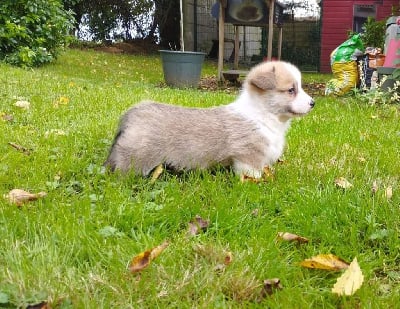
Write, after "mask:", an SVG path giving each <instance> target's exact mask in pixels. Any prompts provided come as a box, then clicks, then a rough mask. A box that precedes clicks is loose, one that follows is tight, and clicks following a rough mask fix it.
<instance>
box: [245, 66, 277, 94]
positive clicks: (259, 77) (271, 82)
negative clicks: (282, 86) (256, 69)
mask: <svg viewBox="0 0 400 309" xmlns="http://www.w3.org/2000/svg"><path fill="white" fill-rule="evenodd" d="M249 83H250V84H251V85H253V86H255V87H256V88H258V89H260V90H271V89H275V88H276V79H275V68H273V70H272V72H263V73H262V74H253V76H251V77H250V79H249Z"/></svg>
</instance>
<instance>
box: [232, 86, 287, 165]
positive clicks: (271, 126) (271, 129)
mask: <svg viewBox="0 0 400 309" xmlns="http://www.w3.org/2000/svg"><path fill="white" fill-rule="evenodd" d="M254 102H255V101H254V98H253V99H252V98H250V97H249V95H248V93H242V94H241V95H240V97H239V98H238V99H237V100H236V101H235V102H233V103H232V104H230V105H229V107H230V109H231V110H232V112H234V113H237V114H238V115H241V116H242V117H244V118H246V119H247V120H249V121H251V122H252V123H254V125H255V127H256V130H257V133H259V134H261V135H262V136H263V137H264V139H265V140H266V141H267V143H266V144H265V145H263V146H264V147H263V153H264V154H265V158H264V160H265V162H264V165H271V164H273V163H275V162H276V161H277V160H278V159H279V157H280V156H281V155H282V153H283V149H284V147H285V135H286V131H287V130H288V128H289V126H290V119H289V120H286V121H284V122H283V121H281V120H279V117H278V116H276V115H274V114H272V113H270V112H267V111H265V110H263V109H260V108H259V107H257V106H254ZM256 103H259V102H256Z"/></svg>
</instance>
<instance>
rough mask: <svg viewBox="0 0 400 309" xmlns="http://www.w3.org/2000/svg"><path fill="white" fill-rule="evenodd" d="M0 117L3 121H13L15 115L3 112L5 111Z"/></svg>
mask: <svg viewBox="0 0 400 309" xmlns="http://www.w3.org/2000/svg"><path fill="white" fill-rule="evenodd" d="M0 118H1V119H2V120H3V121H8V122H11V121H13V120H14V116H13V115H10V114H6V113H3V112H0Z"/></svg>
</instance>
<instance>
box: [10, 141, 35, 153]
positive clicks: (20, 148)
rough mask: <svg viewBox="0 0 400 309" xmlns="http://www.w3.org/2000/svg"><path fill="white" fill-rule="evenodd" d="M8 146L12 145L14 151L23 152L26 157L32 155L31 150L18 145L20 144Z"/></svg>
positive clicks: (11, 143)
mask: <svg viewBox="0 0 400 309" xmlns="http://www.w3.org/2000/svg"><path fill="white" fill-rule="evenodd" d="M8 145H10V146H11V147H13V148H14V149H16V150H18V151H19V152H22V153H23V154H26V155H29V154H30V150H29V149H28V148H26V147H24V146H21V145H18V144H16V143H13V142H8Z"/></svg>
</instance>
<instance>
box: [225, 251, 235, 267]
mask: <svg viewBox="0 0 400 309" xmlns="http://www.w3.org/2000/svg"><path fill="white" fill-rule="evenodd" d="M232 259H233V256H232V252H230V251H228V252H227V253H226V256H225V259H224V264H225V265H229V264H230V263H232Z"/></svg>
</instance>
